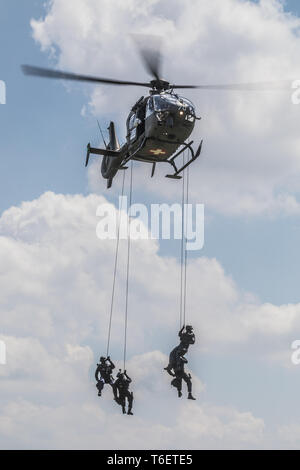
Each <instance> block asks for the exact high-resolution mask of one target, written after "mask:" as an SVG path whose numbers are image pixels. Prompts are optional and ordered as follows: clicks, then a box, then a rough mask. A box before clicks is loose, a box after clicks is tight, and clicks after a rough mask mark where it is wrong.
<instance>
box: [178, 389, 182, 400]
mask: <svg viewBox="0 0 300 470" xmlns="http://www.w3.org/2000/svg"><path fill="white" fill-rule="evenodd" d="M178 397H179V398H181V397H182V393H181V391H180V390H178Z"/></svg>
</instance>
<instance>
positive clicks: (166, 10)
mask: <svg viewBox="0 0 300 470" xmlns="http://www.w3.org/2000/svg"><path fill="white" fill-rule="evenodd" d="M31 25H32V29H33V36H34V38H35V40H36V41H37V42H38V43H39V44H40V46H41V47H42V49H43V50H44V51H50V53H51V61H52V62H53V64H54V65H56V64H57V65H58V66H59V67H61V68H64V69H69V70H73V71H77V72H85V73H91V74H98V75H100V76H105V75H106V76H108V77H120V78H125V79H126V78H128V79H133V78H135V79H137V80H142V81H144V80H145V78H146V76H147V75H146V72H145V71H143V68H142V66H141V63H140V61H139V59H138V57H137V54H136V51H135V47H134V46H133V44H132V41H131V38H130V35H129V33H131V32H135V33H139V32H142V33H151V34H159V35H161V36H162V37H163V38H164V42H165V44H164V55H165V63H164V75H165V77H166V78H167V79H170V80H171V81H174V82H184V83H196V84H198V83H199V84H201V83H202V84H203V83H209V84H211V83H215V82H221V83H222V82H224V83H230V82H231V83H232V82H233V83H234V82H251V81H257V80H263V81H266V80H267V81H268V80H273V79H284V78H291V79H293V78H297V77H298V76H299V73H300V64H299V54H298V51H299V45H300V44H299V41H300V39H299V34H298V31H299V26H300V23H299V19H298V18H296V17H294V16H293V15H291V14H287V13H285V12H284V10H283V4H282V2H281V1H279V0H261V1H260V2H259V3H253V2H245V1H242V0H211V1H210V2H206V1H198V2H194V1H192V0H187V1H185V2H179V1H177V0H170V1H169V2H165V1H162V0H151V1H149V0H142V1H140V0H130V1H126V2H124V1H121V0H116V1H115V2H109V1H108V0H101V1H99V0H76V1H74V2H72V5H71V4H70V2H68V1H67V0H59V1H58V0H53V1H51V2H50V3H49V4H48V8H47V10H46V12H45V15H44V17H42V18H40V19H33V20H32V22H31ZM86 90H88V95H89V99H88V102H89V105H90V106H89V107H90V110H91V111H92V112H93V113H95V114H97V116H99V117H100V118H101V119H103V120H107V121H108V120H109V119H111V118H112V119H115V120H116V121H117V124H118V128H119V130H120V134H122V135H123V136H124V134H125V129H124V127H125V126H124V122H125V117H126V111H128V110H129V109H130V108H131V106H132V104H133V103H134V102H135V101H136V99H137V98H138V97H139V90H138V89H135V88H133V89H132V88H131V87H127V88H126V89H124V88H119V87H105V86H99V87H88V88H86ZM140 92H141V93H143V92H144V90H142V89H141V90H140ZM188 95H189V97H190V98H192V99H193V100H194V102H195V104H196V105H197V113H198V115H201V116H203V118H204V119H203V121H201V122H200V124H198V125H197V129H196V131H195V134H194V137H195V140H196V141H197V140H200V138H202V137H204V147H203V159H202V161H199V162H196V163H195V164H194V165H193V179H192V182H193V184H192V187H191V192H192V197H193V199H194V200H198V201H201V202H205V203H206V205H207V206H209V207H210V208H211V209H213V210H215V211H218V212H221V213H223V214H224V213H225V214H231V215H232V214H234V215H244V214H250V215H260V214H272V215H276V216H277V215H279V214H287V215H293V214H299V208H300V206H299V201H298V199H297V193H298V192H299V171H300V167H299V158H298V155H299V148H300V141H299V132H298V118H299V107H298V106H294V105H292V104H291V93H290V92H287V93H282V92H258V93H256V92H248V93H245V92H244V93H243V92H211V91H209V92H200V91H195V92H194V91H190V92H189V93H188ZM93 171H95V168H94V170H93ZM166 172H167V169H166V168H164V170H161V172H158V175H157V179H156V181H153V182H151V185H147V186H146V185H145V184H144V180H145V178H146V176H147V178H148V176H149V175H148V173H149V172H147V169H145V167H144V166H143V167H141V168H140V170H139V178H138V180H139V182H140V190H141V191H146V190H147V191H148V192H150V193H151V191H153V193H154V192H155V194H156V195H157V194H162V195H163V196H166V197H169V198H170V199H173V198H174V196H175V195H176V194H177V186H176V185H174V184H173V183H174V182H170V181H168V182H164V185H162V184H161V178H162V177H163V175H164V174H165V173H166ZM146 174H147V175H146ZM94 179H95V178H94V177H92V180H93V181H94ZM94 187H95V186H94ZM100 187H102V186H100ZM146 188H147V189H146Z"/></svg>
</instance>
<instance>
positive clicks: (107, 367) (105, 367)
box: [95, 356, 115, 397]
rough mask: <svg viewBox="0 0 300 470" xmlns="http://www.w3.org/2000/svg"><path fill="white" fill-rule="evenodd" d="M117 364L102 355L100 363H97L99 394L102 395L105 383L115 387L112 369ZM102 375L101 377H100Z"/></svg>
mask: <svg viewBox="0 0 300 470" xmlns="http://www.w3.org/2000/svg"><path fill="white" fill-rule="evenodd" d="M114 368H115V365H114V363H113V362H112V360H111V359H110V356H108V357H103V356H102V357H100V363H99V364H97V369H96V372H95V379H96V382H97V383H96V387H97V389H98V396H99V397H101V394H102V390H103V387H104V384H109V385H110V386H111V387H113V384H114V378H113V376H112V371H113V370H114ZM99 375H100V377H99Z"/></svg>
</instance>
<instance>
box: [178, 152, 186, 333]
mask: <svg viewBox="0 0 300 470" xmlns="http://www.w3.org/2000/svg"><path fill="white" fill-rule="evenodd" d="M182 163H183V166H184V165H185V152H183V156H182ZM184 195H185V172H184V171H183V175H182V198H181V246H180V317H179V329H180V328H181V326H182V321H183V308H182V307H183V257H184V238H183V236H184V212H183V208H184Z"/></svg>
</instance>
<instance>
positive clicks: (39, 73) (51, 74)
mask: <svg viewBox="0 0 300 470" xmlns="http://www.w3.org/2000/svg"><path fill="white" fill-rule="evenodd" d="M22 70H23V73H24V74H25V75H33V76H35V77H43V78H58V79H63V80H74V81H79V82H93V83H107V84H109V85H136V86H145V87H149V88H151V84H150V83H141V82H129V81H125V80H114V79H111V78H100V77H91V76H89V75H79V74H77V73H70V72H62V71H59V70H52V69H47V68H43V67H35V66H33V65H22Z"/></svg>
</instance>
